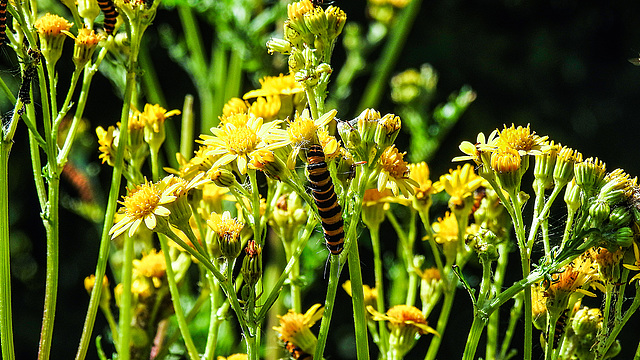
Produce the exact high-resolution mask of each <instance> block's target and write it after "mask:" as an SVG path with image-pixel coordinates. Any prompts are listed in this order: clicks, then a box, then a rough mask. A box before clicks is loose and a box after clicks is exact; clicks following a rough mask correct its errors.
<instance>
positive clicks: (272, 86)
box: [242, 74, 304, 100]
mask: <svg viewBox="0 0 640 360" xmlns="http://www.w3.org/2000/svg"><path fill="white" fill-rule="evenodd" d="M260 85H262V86H261V87H260V89H257V90H252V91H249V92H248V93H246V94H244V96H243V97H242V98H243V99H245V100H246V99H251V98H255V97H258V96H263V97H266V96H273V95H293V94H297V93H301V92H303V91H304V89H303V88H302V85H300V84H299V83H298V82H296V79H295V77H294V75H293V74H289V75H283V74H280V75H279V76H265V77H263V78H262V79H260Z"/></svg>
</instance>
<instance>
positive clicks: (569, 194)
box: [564, 181, 580, 212]
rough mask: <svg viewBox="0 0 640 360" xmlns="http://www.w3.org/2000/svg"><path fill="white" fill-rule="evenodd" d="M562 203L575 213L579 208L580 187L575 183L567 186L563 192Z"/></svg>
mask: <svg viewBox="0 0 640 360" xmlns="http://www.w3.org/2000/svg"><path fill="white" fill-rule="evenodd" d="M564 202H565V203H566V204H567V208H568V209H569V210H570V211H573V212H576V211H578V209H579V208H580V187H579V186H578V185H577V184H576V182H575V181H571V182H570V183H568V184H567V188H566V189H565V192H564Z"/></svg>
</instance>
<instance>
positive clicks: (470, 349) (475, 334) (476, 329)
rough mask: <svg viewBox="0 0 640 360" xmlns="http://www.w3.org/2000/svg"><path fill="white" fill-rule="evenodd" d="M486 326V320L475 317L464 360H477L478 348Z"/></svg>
mask: <svg viewBox="0 0 640 360" xmlns="http://www.w3.org/2000/svg"><path fill="white" fill-rule="evenodd" d="M486 324H487V321H486V318H483V317H480V316H477V315H476V316H474V317H473V323H471V330H469V335H468V336H467V345H466V346H465V348H464V353H463V354H462V360H473V359H475V354H476V349H477V348H478V343H480V337H481V336H482V330H483V329H484V326H485V325H486Z"/></svg>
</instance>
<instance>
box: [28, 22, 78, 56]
mask: <svg viewBox="0 0 640 360" xmlns="http://www.w3.org/2000/svg"><path fill="white" fill-rule="evenodd" d="M34 25H35V28H36V29H37V30H38V35H39V37H40V49H41V51H42V55H43V56H44V58H45V59H46V61H47V63H49V64H55V63H56V62H57V61H58V59H60V56H61V55H62V46H63V45H64V39H65V38H66V35H65V32H68V31H69V29H70V28H71V26H72V25H73V24H72V23H69V22H68V21H67V20H66V19H65V18H63V17H61V16H58V15H53V14H49V13H47V14H46V15H44V16H43V17H41V18H40V19H38V20H37V21H36V23H35V24H34Z"/></svg>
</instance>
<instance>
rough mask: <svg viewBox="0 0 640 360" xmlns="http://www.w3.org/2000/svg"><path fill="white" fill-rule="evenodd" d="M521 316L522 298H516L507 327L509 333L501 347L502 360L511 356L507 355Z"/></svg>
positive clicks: (506, 334) (506, 333)
mask: <svg viewBox="0 0 640 360" xmlns="http://www.w3.org/2000/svg"><path fill="white" fill-rule="evenodd" d="M497 313H498V311H496V312H494V313H493V314H492V315H495V314H497ZM521 315H522V296H516V298H515V299H514V303H513V306H512V307H511V311H510V314H509V325H507V331H506V332H505V335H504V338H503V339H502V345H501V346H500V358H501V359H507V358H509V356H508V355H507V351H509V347H510V346H511V339H513V334H514V333H515V329H516V325H517V324H518V320H519V319H520V316H521ZM514 350H515V349H514Z"/></svg>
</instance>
